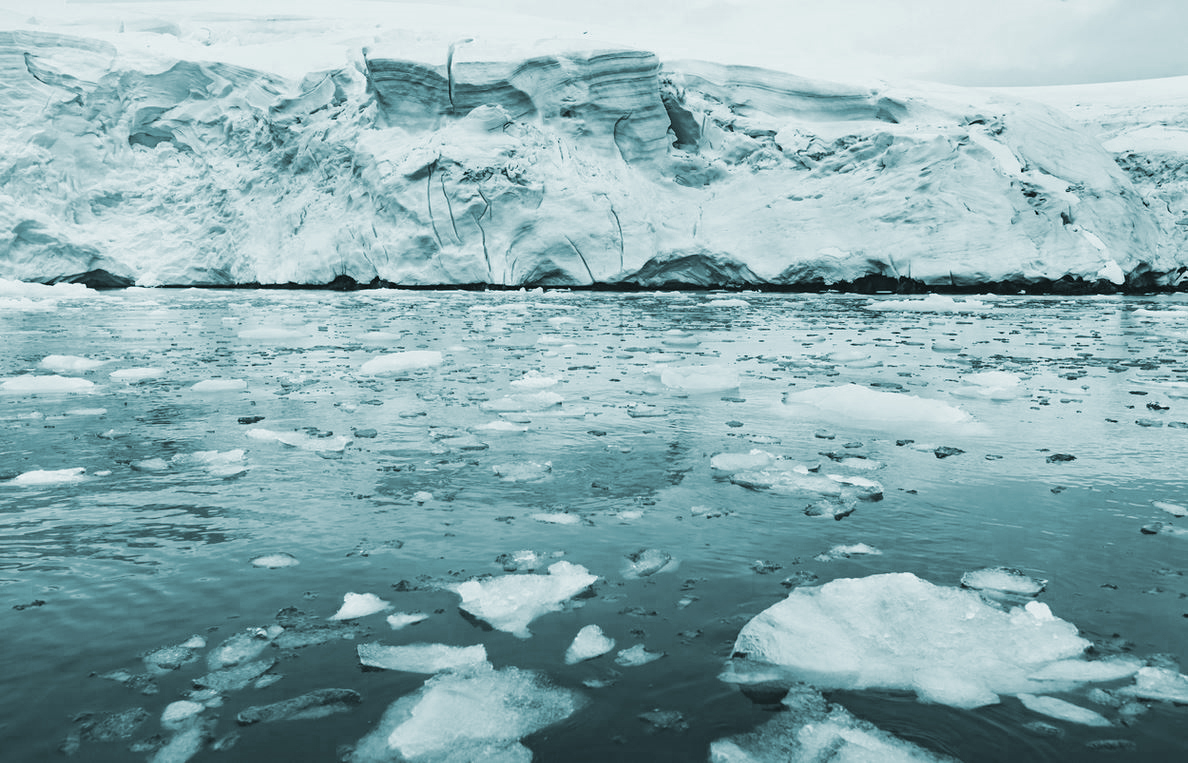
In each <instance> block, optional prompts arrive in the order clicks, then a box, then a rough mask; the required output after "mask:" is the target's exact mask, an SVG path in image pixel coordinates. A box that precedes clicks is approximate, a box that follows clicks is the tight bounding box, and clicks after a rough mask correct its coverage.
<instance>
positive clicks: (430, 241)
mask: <svg viewBox="0 0 1188 763" xmlns="http://www.w3.org/2000/svg"><path fill="white" fill-rule="evenodd" d="M86 5H87V9H88V11H89V12H88V13H81V12H76V13H73V14H71V17H70V18H66V17H63V18H59V17H58V16H59V13H58V11H57V9H56V8H53V7H46V8H41V7H39V9H38V13H37V15H36V16H35V17H30V16H29V14H28V13H14V14H11V15H10V16H8V17H6V19H5V21H6V22H7V28H6V29H5V30H3V31H2V32H0V66H2V67H3V76H4V81H5V86H6V97H5V98H4V100H3V102H2V103H0V125H3V128H2V130H0V141H2V142H3V145H5V146H6V147H8V148H9V150H6V151H5V152H4V153H3V158H2V159H0V177H4V178H6V181H5V184H4V187H3V190H0V230H3V231H5V233H4V234H3V236H0V276H2V277H4V278H9V279H13V278H16V279H22V280H42V281H53V280H61V279H77V280H81V281H84V282H89V283H95V284H97V285H100V284H102V285H120V284H130V283H133V282H135V283H139V284H141V285H158V284H186V285H194V284H217V285H225V284H233V283H239V284H253V283H260V284H287V283H297V284H330V283H340V284H347V285H349V284H352V283H362V284H376V285H385V284H393V285H410V286H413V285H427V284H435V285H449V284H478V283H485V284H496V285H553V286H577V285H591V284H616V285H626V286H659V285H664V284H674V283H675V284H687V285H694V286H717V285H735V286H740V285H761V284H773V285H781V286H783V285H801V286H808V287H821V286H825V285H829V284H836V283H856V282H859V283H883V284H888V283H896V282H899V281H901V280H907V281H911V282H914V283H922V284H925V285H934V286H944V287H954V286H956V287H968V286H972V285H975V284H983V283H988V282H1006V283H1010V284H1012V285H1017V286H1030V285H1035V284H1040V285H1041V286H1042V285H1043V284H1048V285H1052V284H1055V283H1058V282H1060V279H1062V278H1064V277H1066V276H1067V277H1069V278H1071V279H1073V280H1074V281H1076V280H1078V279H1079V280H1080V281H1081V282H1083V283H1084V284H1085V285H1086V287H1088V288H1114V287H1126V286H1135V287H1139V288H1141V287H1142V286H1144V285H1147V284H1164V285H1174V284H1175V283H1176V282H1177V280H1178V279H1180V278H1181V277H1182V274H1181V270H1180V268H1181V267H1182V266H1183V265H1184V264H1185V262H1186V260H1185V255H1184V252H1185V251H1188V249H1186V248H1185V247H1184V246H1182V244H1183V242H1184V240H1185V236H1186V235H1188V234H1186V233H1185V232H1184V228H1183V227H1182V226H1177V224H1176V223H1177V221H1178V220H1179V219H1180V218H1181V217H1182V216H1183V207H1184V205H1183V200H1184V193H1183V191H1182V187H1183V185H1184V184H1183V182H1182V181H1180V180H1178V179H1176V176H1175V173H1174V167H1175V166H1177V164H1176V162H1177V161H1181V160H1182V157H1183V155H1184V154H1183V150H1182V145H1183V141H1179V142H1177V141H1168V140H1155V139H1153V138H1152V136H1153V135H1155V134H1156V133H1158V134H1159V135H1162V136H1164V137H1166V136H1168V135H1171V134H1173V133H1175V132H1176V131H1175V130H1172V129H1170V128H1168V127H1167V126H1166V125H1162V126H1159V125H1155V124H1147V122H1149V121H1150V119H1149V118H1147V117H1145V116H1144V115H1143V114H1142V110H1141V109H1138V108H1134V109H1133V110H1132V112H1133V113H1132V114H1131V115H1129V116H1126V117H1123V118H1122V120H1121V121H1122V122H1123V123H1125V124H1128V125H1130V126H1131V127H1142V128H1145V129H1146V131H1145V132H1142V131H1141V130H1137V129H1136V130H1133V131H1127V130H1125V129H1123V130H1117V129H1115V130H1112V131H1103V130H1102V128H1101V126H1100V125H1099V124H1097V123H1096V122H1095V118H1094V117H1093V116H1092V115H1088V116H1086V115H1083V114H1082V113H1080V112H1077V113H1074V116H1073V117H1072V118H1070V116H1069V115H1068V114H1065V113H1061V112H1060V111H1058V110H1056V109H1053V108H1050V107H1048V106H1044V105H1041V104H1039V103H1036V102H1034V101H1032V100H1029V99H1027V98H1026V97H1025V96H1023V95H1021V94H1019V93H1008V92H993V91H986V90H974V89H961V88H955V87H942V86H937V85H928V84H923V83H910V84H909V83H903V84H887V83H862V84H857V83H840V82H830V81H823V80H817V79H809V78H805V77H802V76H797V75H796V74H793V73H788V72H784V71H775V70H771V69H761V68H755V67H751V66H732V65H727V64H720V63H708V62H705V61H697V60H681V59H673V60H661V58H660V57H658V56H657V55H656V54H655V53H653V52H651V51H649V50H646V49H634V48H630V47H624V46H622V45H620V44H615V43H610V42H602V41H600V40H598V39H597V35H585V34H583V32H584V31H586V30H584V29H583V28H582V27H580V26H577V25H564V26H565V28H564V29H561V28H560V27H561V26H562V25H554V27H549V28H545V27H542V26H541V23H540V21H539V20H535V21H533V20H530V19H522V18H520V19H518V22H517V23H508V22H507V20H506V18H505V17H506V16H507V15H508V14H507V13H506V12H503V11H502V10H501V12H500V13H499V14H494V15H493V14H490V13H488V14H483V13H481V12H479V11H478V10H476V9H469V10H468V11H467V12H466V13H457V12H456V11H455V10H454V9H450V8H443V9H437V10H436V12H435V10H434V9H432V8H430V7H429V6H417V7H416V8H415V9H413V10H412V11H409V12H400V13H394V14H392V15H391V16H390V17H389V18H390V19H391V20H390V21H389V20H386V19H385V17H383V16H382V15H380V16H377V14H376V13H375V9H374V7H373V4H371V3H352V2H341V3H334V4H333V5H331V6H325V5H323V6H321V7H318V6H317V4H313V3H303V4H301V5H300V6H299V7H294V8H292V9H289V8H287V7H286V14H285V15H284V20H283V21H277V20H276V18H275V17H272V16H270V14H269V12H268V11H266V10H263V9H260V10H256V11H253V10H252V8H251V7H249V6H245V5H243V4H230V3H216V6H217V10H215V9H210V10H207V9H206V7H205V6H206V5H209V4H204V8H202V9H199V8H191V7H190V4H176V3H145V4H143V8H142V7H141V4H137V7H130V6H128V5H127V4H119V3H110V4H108V3H102V2H98V3H88V4H86ZM117 20H118V23H117ZM476 29H481V30H482V33H481V34H476V33H475V30H476ZM1140 89H1141V88H1140ZM1103 92H1104V91H1103ZM1144 92H1147V93H1149V94H1150V95H1151V97H1152V98H1153V99H1162V100H1163V101H1166V100H1167V99H1168V98H1169V97H1170V96H1169V95H1168V94H1167V93H1165V92H1156V91H1154V90H1151V89H1149V88H1148V89H1146V90H1144ZM1085 100H1092V99H1085ZM1156 102H1157V103H1158V102H1161V101H1159V100H1156ZM1072 103H1073V104H1075V103H1077V101H1072ZM1142 105H1143V106H1144V108H1147V107H1149V106H1150V104H1149V103H1143V104H1142ZM1069 108H1071V107H1069ZM1077 120H1083V123H1081V124H1078V122H1077ZM1116 121H1118V120H1116V119H1115V122H1116ZM264 136H267V137H264ZM1131 157H1138V158H1137V159H1132V158H1131ZM1116 158H1117V159H1118V160H1119V161H1117V162H1116V161H1115V159H1116ZM1151 162H1155V163H1157V166H1158V167H1160V168H1167V169H1166V171H1164V170H1160V171H1157V172H1148V171H1146V167H1147V165H1148V164H1149V163H1151ZM1161 194H1163V195H1162V196H1161ZM1164 197H1167V198H1164ZM178 200H184V203H178ZM146 241H150V242H152V246H144V245H143V244H144V242H146ZM194 242H201V246H196V245H195V243H194ZM56 298H57V296H56V295H53V296H51V297H48V298H43V297H40V296H34V295H25V294H20V293H18V295H16V296H12V297H7V296H5V295H4V294H2V293H0V308H2V307H4V306H5V304H6V303H9V302H15V303H17V305H18V306H19V305H21V304H26V303H27V304H28V306H29V308H28V309H36V306H35V305H34V303H35V302H48V301H49V300H50V299H56ZM736 305H737V303H734V304H732V305H730V306H731V307H734V306H736ZM973 307H974V304H973V303H969V304H968V305H967V306H966V309H972V308H973ZM46 309H53V306H52V304H50V305H46ZM909 309H911V308H910V307H909ZM249 330H250V329H249Z"/></svg>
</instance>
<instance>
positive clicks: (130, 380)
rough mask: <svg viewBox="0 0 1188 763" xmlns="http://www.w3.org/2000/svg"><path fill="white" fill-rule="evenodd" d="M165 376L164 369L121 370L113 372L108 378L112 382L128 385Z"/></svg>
mask: <svg viewBox="0 0 1188 763" xmlns="http://www.w3.org/2000/svg"><path fill="white" fill-rule="evenodd" d="M164 375H165V369H164V368H151V367H147V366H146V367H141V368H121V369H120V370H118V371H112V372H111V373H109V374H108V375H107V376H108V378H110V379H111V380H112V381H121V382H124V383H126V384H135V383H137V382H142V381H147V380H148V379H156V378H158V377H160V376H164Z"/></svg>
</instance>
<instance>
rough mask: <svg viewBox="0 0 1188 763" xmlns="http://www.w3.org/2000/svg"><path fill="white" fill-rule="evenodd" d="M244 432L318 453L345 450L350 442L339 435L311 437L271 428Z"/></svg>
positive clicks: (250, 436)
mask: <svg viewBox="0 0 1188 763" xmlns="http://www.w3.org/2000/svg"><path fill="white" fill-rule="evenodd" d="M244 434H246V435H247V437H248V438H250V439H252V440H260V441H262V442H279V443H280V444H281V445H287V446H289V447H290V448H298V449H300V450H309V451H316V452H318V453H338V452H341V451H343V450H346V446H348V445H350V444H351V438H349V437H346V436H343V435H339V436H337V437H333V436H329V437H311V436H310V435H307V434H304V433H302V432H277V431H274V430H271V429H249V430H248V431H247V432H245V433H244Z"/></svg>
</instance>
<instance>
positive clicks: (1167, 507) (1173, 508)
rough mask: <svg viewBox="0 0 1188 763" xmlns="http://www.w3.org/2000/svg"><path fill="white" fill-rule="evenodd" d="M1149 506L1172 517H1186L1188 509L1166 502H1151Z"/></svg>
mask: <svg viewBox="0 0 1188 763" xmlns="http://www.w3.org/2000/svg"><path fill="white" fill-rule="evenodd" d="M1151 505H1152V506H1154V507H1155V508H1157V509H1162V510H1163V511H1166V512H1167V513H1168V514H1171V515H1172V516H1173V517H1188V508H1186V507H1184V506H1181V505H1180V504H1178V503H1168V502H1167V501H1152V502H1151Z"/></svg>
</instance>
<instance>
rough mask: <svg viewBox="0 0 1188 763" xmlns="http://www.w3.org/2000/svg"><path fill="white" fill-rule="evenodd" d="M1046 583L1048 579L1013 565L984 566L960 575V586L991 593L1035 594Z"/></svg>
mask: <svg viewBox="0 0 1188 763" xmlns="http://www.w3.org/2000/svg"><path fill="white" fill-rule="evenodd" d="M1047 584H1048V581H1046V580H1037V579H1036V578H1033V577H1029V576H1028V575H1025V574H1024V573H1023V572H1022V571H1021V570H1017V569H1014V568H1013V567H986V568H985V569H981V570H973V571H972V572H967V573H965V574H964V575H962V576H961V585H962V587H964V588H974V589H977V590H979V591H985V592H987V593H991V594H993V593H1006V594H1015V595H1017V596H1037V595H1039V593H1040V591H1042V590H1044V586H1046V585H1047Z"/></svg>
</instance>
